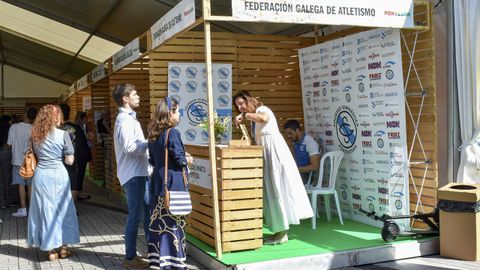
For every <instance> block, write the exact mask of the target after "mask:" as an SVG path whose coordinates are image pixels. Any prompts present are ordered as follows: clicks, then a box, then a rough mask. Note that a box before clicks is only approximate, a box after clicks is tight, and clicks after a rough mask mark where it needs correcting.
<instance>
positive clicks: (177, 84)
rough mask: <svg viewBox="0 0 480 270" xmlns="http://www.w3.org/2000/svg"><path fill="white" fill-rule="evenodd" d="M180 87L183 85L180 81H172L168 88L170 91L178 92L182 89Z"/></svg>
mask: <svg viewBox="0 0 480 270" xmlns="http://www.w3.org/2000/svg"><path fill="white" fill-rule="evenodd" d="M180 87H181V83H180V82H179V81H171V82H170V83H169V84H168V88H169V89H170V91H172V92H173V93H177V92H178V91H180Z"/></svg>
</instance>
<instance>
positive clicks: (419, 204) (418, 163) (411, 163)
mask: <svg viewBox="0 0 480 270" xmlns="http://www.w3.org/2000/svg"><path fill="white" fill-rule="evenodd" d="M400 36H401V38H402V41H403V44H404V45H405V49H406V51H407V54H408V56H409V58H410V59H409V67H408V72H407V76H406V79H405V84H404V87H405V95H406V96H407V97H408V96H420V97H421V102H420V107H419V110H418V113H417V115H416V119H415V116H414V115H413V113H412V110H411V108H410V105H409V102H408V99H407V98H406V99H405V105H406V106H407V111H408V115H409V116H410V120H411V121H412V124H413V127H414V135H413V138H412V142H411V145H410V149H409V151H408V171H409V174H408V175H409V178H410V179H411V181H412V185H413V187H414V190H415V193H416V195H417V202H416V204H415V210H414V214H417V213H418V208H419V207H420V208H421V211H422V212H425V210H424V209H423V204H422V201H421V198H422V192H423V186H424V184H425V178H426V175H427V171H428V166H429V164H430V163H431V161H430V160H429V159H428V158H427V156H426V154H425V149H424V147H423V143H422V139H421V137H420V134H419V132H418V128H419V123H420V118H421V116H422V112H423V106H424V101H425V96H426V95H427V91H426V90H425V89H424V88H423V84H422V80H421V78H420V76H419V75H418V72H417V68H416V66H415V63H414V59H415V49H416V46H417V38H418V31H416V32H415V41H414V43H413V48H412V49H411V51H410V49H409V48H408V44H407V42H406V40H405V36H404V34H403V33H400ZM412 69H413V71H414V72H415V76H416V79H417V80H418V83H419V85H420V91H419V92H411V93H407V85H408V81H409V78H410V74H411V71H412ZM417 140H418V144H419V146H420V149H421V151H422V154H423V158H424V159H423V160H412V153H413V149H414V147H415V142H416V141H417ZM422 165H424V166H425V169H424V173H423V178H422V181H421V185H420V190H418V188H417V185H416V184H415V181H414V179H413V176H412V171H411V170H410V167H411V166H422ZM413 223H414V220H412V221H411V226H413Z"/></svg>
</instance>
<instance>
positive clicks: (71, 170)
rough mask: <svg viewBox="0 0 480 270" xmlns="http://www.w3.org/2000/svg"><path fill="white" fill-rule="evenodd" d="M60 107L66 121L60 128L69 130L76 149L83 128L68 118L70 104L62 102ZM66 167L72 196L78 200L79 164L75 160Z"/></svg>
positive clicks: (68, 132)
mask: <svg viewBox="0 0 480 270" xmlns="http://www.w3.org/2000/svg"><path fill="white" fill-rule="evenodd" d="M60 109H61V110H62V115H63V120H64V122H63V123H62V125H61V126H60V129H62V130H64V131H65V132H67V134H68V135H69V137H70V141H71V142H72V145H73V148H74V149H75V146H76V144H77V138H78V137H79V136H80V132H81V130H80V128H79V127H78V126H77V125H75V124H74V123H72V122H70V121H68V119H69V118H70V106H69V105H68V104H66V103H62V104H60ZM65 168H66V169H67V172H68V177H69V179H70V189H71V192H72V198H73V200H74V201H76V200H77V197H78V191H77V175H78V173H77V171H78V166H77V162H76V161H74V162H73V163H72V164H70V165H69V164H65Z"/></svg>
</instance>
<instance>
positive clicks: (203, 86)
mask: <svg viewBox="0 0 480 270" xmlns="http://www.w3.org/2000/svg"><path fill="white" fill-rule="evenodd" d="M202 90H203V92H205V93H206V92H207V81H203V82H202Z"/></svg>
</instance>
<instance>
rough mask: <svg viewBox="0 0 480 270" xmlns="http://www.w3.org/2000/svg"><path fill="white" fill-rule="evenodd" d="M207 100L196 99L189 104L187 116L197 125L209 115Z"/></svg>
mask: <svg viewBox="0 0 480 270" xmlns="http://www.w3.org/2000/svg"><path fill="white" fill-rule="evenodd" d="M207 107H208V106H207V102H206V101H205V100H203V99H194V100H192V101H191V102H190V103H189V104H188V105H187V117H188V120H190V122H191V123H193V125H195V126H197V125H198V124H200V122H202V121H203V119H204V118H205V117H207Z"/></svg>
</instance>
